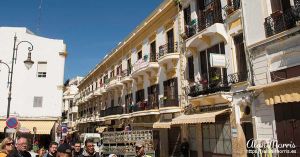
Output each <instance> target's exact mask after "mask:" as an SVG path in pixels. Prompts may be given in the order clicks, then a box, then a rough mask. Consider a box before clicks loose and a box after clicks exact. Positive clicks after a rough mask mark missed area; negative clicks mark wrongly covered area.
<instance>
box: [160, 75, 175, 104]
mask: <svg viewBox="0 0 300 157" xmlns="http://www.w3.org/2000/svg"><path fill="white" fill-rule="evenodd" d="M163 103H164V104H163V106H164V107H167V106H177V105H178V85H177V78H176V77H175V78H172V79H169V80H167V81H164V102H163Z"/></svg>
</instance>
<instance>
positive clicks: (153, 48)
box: [150, 41, 156, 62]
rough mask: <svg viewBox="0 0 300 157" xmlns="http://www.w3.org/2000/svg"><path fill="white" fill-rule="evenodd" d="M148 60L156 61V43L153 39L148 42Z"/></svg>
mask: <svg viewBox="0 0 300 157" xmlns="http://www.w3.org/2000/svg"><path fill="white" fill-rule="evenodd" d="M150 62H156V43H155V41H153V42H152V43H151V44H150Z"/></svg>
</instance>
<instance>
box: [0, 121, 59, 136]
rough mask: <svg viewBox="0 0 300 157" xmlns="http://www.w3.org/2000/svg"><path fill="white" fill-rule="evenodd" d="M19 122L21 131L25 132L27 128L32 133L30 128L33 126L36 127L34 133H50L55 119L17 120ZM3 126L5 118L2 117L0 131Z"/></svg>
mask: <svg viewBox="0 0 300 157" xmlns="http://www.w3.org/2000/svg"><path fill="white" fill-rule="evenodd" d="M19 123H20V124H21V127H20V131H21V132H27V130H29V131H30V132H31V133H33V131H32V129H33V127H36V128H37V132H36V134H45V135H50V133H51V130H52V128H53V126H54V123H55V121H53V120H19ZM5 126H6V124H5V120H4V119H3V120H0V132H4V128H5Z"/></svg>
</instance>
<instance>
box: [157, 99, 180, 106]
mask: <svg viewBox="0 0 300 157" xmlns="http://www.w3.org/2000/svg"><path fill="white" fill-rule="evenodd" d="M160 107H179V101H178V99H168V98H165V97H163V103H162V104H161V105H160Z"/></svg>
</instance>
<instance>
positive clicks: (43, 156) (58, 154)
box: [0, 137, 148, 157]
mask: <svg viewBox="0 0 300 157" xmlns="http://www.w3.org/2000/svg"><path fill="white" fill-rule="evenodd" d="M144 147H145V145H144V143H142V142H137V143H136V156H137V157H148V156H147V155H145V151H144ZM102 156H103V155H101V154H100V153H99V152H96V151H95V148H94V143H93V140H92V139H87V140H86V141H85V143H84V148H81V143H80V142H74V143H73V144H72V145H70V144H68V143H66V142H60V143H57V142H51V143H50V145H49V149H48V150H47V151H46V150H45V148H39V149H38V150H37V151H36V155H35V156H33V155H32V154H31V153H30V152H29V151H28V141H27V138H25V137H18V138H17V140H16V142H15V141H14V140H13V139H12V138H10V137H6V138H5V139H4V140H3V141H2V142H1V144H0V157H102ZM108 157H117V155H115V154H110V155H109V156H108Z"/></svg>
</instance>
